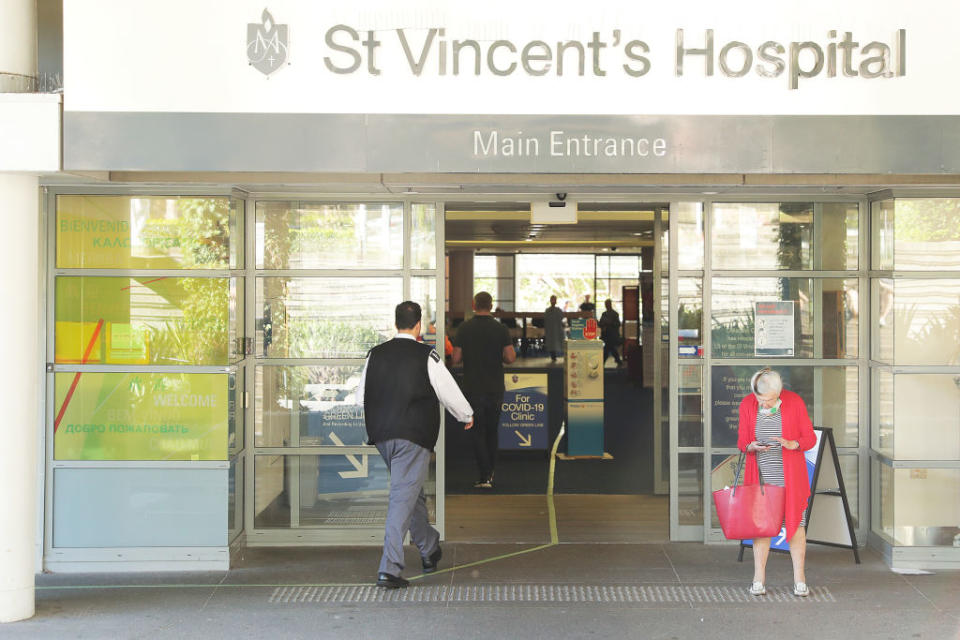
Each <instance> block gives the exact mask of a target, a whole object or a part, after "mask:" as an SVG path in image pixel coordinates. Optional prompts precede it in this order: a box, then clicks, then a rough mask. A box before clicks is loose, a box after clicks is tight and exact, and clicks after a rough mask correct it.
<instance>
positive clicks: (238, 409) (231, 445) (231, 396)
mask: <svg viewBox="0 0 960 640" xmlns="http://www.w3.org/2000/svg"><path fill="white" fill-rule="evenodd" d="M243 371H244V370H243V369H238V370H236V371H234V372H233V373H230V374H229V377H228V379H227V449H228V450H229V452H230V455H234V454H236V453H238V452H240V451H241V450H242V449H243V389H244V386H243Z"/></svg>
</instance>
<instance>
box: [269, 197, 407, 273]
mask: <svg viewBox="0 0 960 640" xmlns="http://www.w3.org/2000/svg"><path fill="white" fill-rule="evenodd" d="M401 267H403V205H402V204H401V203H398V202H392V203H386V202H384V203H380V202H369V203H364V202H340V203H336V202H333V203H320V202H258V203H257V268H258V269H363V268H374V269H376V268H380V269H400V268H401Z"/></svg>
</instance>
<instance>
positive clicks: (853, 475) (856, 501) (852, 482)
mask: <svg viewBox="0 0 960 640" xmlns="http://www.w3.org/2000/svg"><path fill="white" fill-rule="evenodd" d="M839 457H840V473H841V475H842V476H843V488H844V489H846V490H847V503H848V504H849V505H850V518H851V519H852V520H853V528H854V529H856V528H858V527H859V526H860V458H859V456H857V455H855V454H854V455H849V456H839Z"/></svg>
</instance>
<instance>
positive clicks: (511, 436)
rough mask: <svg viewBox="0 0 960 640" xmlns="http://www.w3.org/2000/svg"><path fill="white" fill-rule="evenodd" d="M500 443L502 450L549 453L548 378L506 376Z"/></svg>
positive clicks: (536, 375) (528, 375)
mask: <svg viewBox="0 0 960 640" xmlns="http://www.w3.org/2000/svg"><path fill="white" fill-rule="evenodd" d="M503 377H504V380H503V382H504V386H505V387H506V391H504V393H503V406H502V407H501V411H500V426H499V429H498V436H497V440H498V443H499V447H500V448H501V449H519V450H523V449H527V450H529V449H546V448H547V443H548V439H549V438H548V435H547V374H545V373H506V374H504V376H503Z"/></svg>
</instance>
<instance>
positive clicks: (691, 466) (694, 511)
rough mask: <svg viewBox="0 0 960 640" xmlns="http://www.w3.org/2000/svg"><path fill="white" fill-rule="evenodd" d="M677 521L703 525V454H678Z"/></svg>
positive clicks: (683, 523) (684, 523)
mask: <svg viewBox="0 0 960 640" xmlns="http://www.w3.org/2000/svg"><path fill="white" fill-rule="evenodd" d="M677 521H678V523H679V524H681V525H703V454H702V453H678V454H677Z"/></svg>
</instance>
